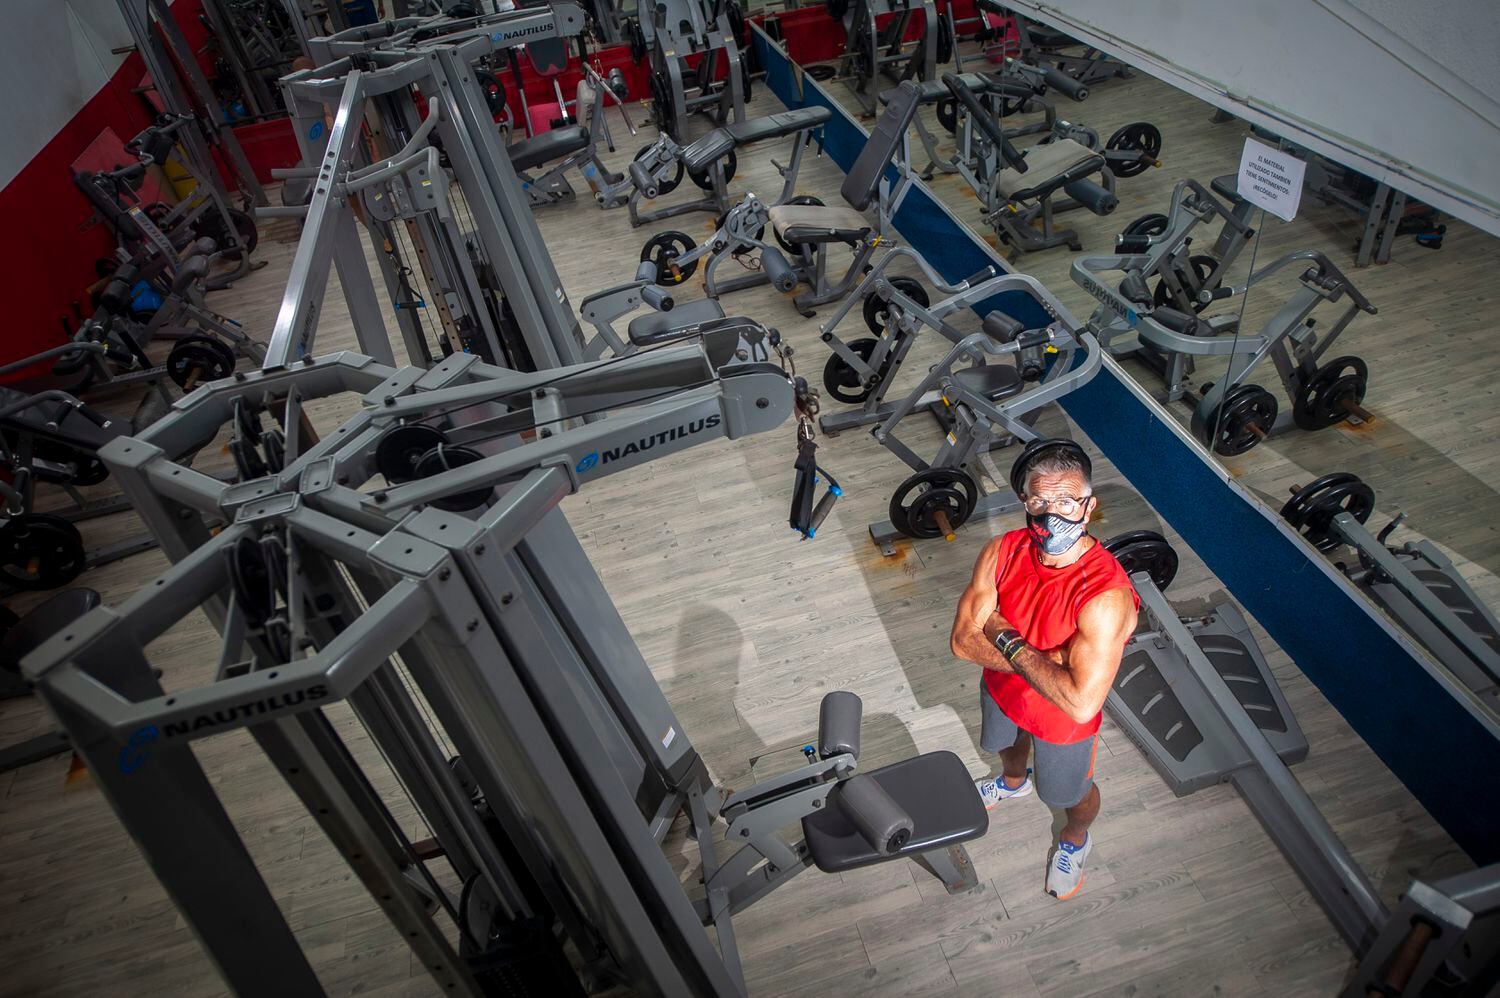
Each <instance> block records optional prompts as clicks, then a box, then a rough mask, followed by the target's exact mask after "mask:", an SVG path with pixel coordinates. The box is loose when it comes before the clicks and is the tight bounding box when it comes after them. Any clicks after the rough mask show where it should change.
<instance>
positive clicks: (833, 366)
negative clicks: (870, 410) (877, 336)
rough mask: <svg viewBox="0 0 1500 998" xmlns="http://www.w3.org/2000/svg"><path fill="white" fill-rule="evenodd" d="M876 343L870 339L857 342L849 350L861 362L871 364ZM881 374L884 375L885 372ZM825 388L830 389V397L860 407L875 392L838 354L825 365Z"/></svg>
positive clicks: (851, 344)
mask: <svg viewBox="0 0 1500 998" xmlns="http://www.w3.org/2000/svg"><path fill="white" fill-rule="evenodd" d="M875 342H876V341H875V340H873V339H869V338H865V339H859V340H855V341H854V342H852V343H850V344H849V349H850V350H852V351H853V352H854V354H855V356H857V357H859V359H860V360H863V361H865V362H866V363H869V360H870V357H871V356H873V355H874V353H875ZM881 373H882V374H884V371H882V372H881ZM823 387H824V388H826V389H828V394H829V395H832V396H833V397H834V398H836V399H838V400H839V401H840V402H848V403H849V404H850V405H858V404H859V403H861V402H863V401H864V400H865V399H867V398H869V397H870V392H872V391H874V390H875V388H874V386H873V385H866V384H865V383H864V381H863V380H862V379H861V378H860V375H859V372H858V371H856V370H855V369H854V368H853V367H850V366H849V364H848V362H847V361H845V360H844V358H842V357H840V356H839V355H838V354H834V355H833V356H831V357H829V358H828V363H826V364H824V365H823Z"/></svg>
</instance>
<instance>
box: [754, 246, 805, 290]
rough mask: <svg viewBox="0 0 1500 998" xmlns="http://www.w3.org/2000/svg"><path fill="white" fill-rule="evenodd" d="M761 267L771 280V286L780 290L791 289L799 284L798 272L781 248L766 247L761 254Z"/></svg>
mask: <svg viewBox="0 0 1500 998" xmlns="http://www.w3.org/2000/svg"><path fill="white" fill-rule="evenodd" d="M760 265H761V269H762V270H764V271H765V273H766V277H768V278H770V280H771V287H773V288H775V289H776V290H777V291H780V292H783V293H785V292H787V291H791V290H792V289H793V288H795V287H796V286H797V272H796V271H795V270H793V269H792V265H791V264H790V263H789V262H787V258H786V257H784V256H782V255H781V253H780V251H779V250H774V249H765V250H762V251H761V254H760Z"/></svg>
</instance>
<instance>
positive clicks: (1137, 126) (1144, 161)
mask: <svg viewBox="0 0 1500 998" xmlns="http://www.w3.org/2000/svg"><path fill="white" fill-rule="evenodd" d="M1104 148H1105V150H1106V151H1110V152H1133V153H1141V154H1143V155H1142V157H1141V158H1139V159H1132V160H1126V161H1124V162H1111V163H1110V166H1109V169H1110V172H1111V173H1113V174H1114V175H1115V176H1116V177H1134V176H1138V175H1139V174H1142V173H1145V172H1146V170H1147V169H1149V168H1150V167H1151V166H1152V164H1154V163H1155V162H1156V160H1157V159H1158V158H1159V157H1160V155H1161V130H1160V129H1158V128H1157V127H1156V126H1155V125H1153V124H1151V123H1150V122H1148V121H1135V122H1131V123H1130V124H1128V125H1126V126H1124V127H1123V128H1120V129H1118V130H1117V131H1116V132H1115V134H1113V135H1111V136H1110V137H1109V141H1108V142H1106V143H1105V144H1104Z"/></svg>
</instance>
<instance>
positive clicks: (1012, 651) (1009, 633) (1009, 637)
mask: <svg viewBox="0 0 1500 998" xmlns="http://www.w3.org/2000/svg"><path fill="white" fill-rule="evenodd" d="M1025 646H1026V639H1025V638H1023V637H1021V632H1020V631H1018V630H1016V629H1015V628H1012V627H1007V628H1005V629H1004V630H1002V631H1001V632H1000V633H999V634H997V635H995V647H996V648H998V649H1000V654H1002V655H1004V656H1005V657H1006V659H1007V660H1009V661H1012V662H1013V661H1015V657H1016V652H1018V651H1020V650H1021V649H1022V648H1024V647H1025Z"/></svg>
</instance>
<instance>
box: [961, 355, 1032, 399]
mask: <svg viewBox="0 0 1500 998" xmlns="http://www.w3.org/2000/svg"><path fill="white" fill-rule="evenodd" d="M953 378H954V380H955V381H957V382H958V383H959V384H961V385H963V386H964V387H965V388H967V389H968V390H969V391H971V392H973V393H974V394H975V395H983V396H984V397H985V398H987V399H989V400H990V401H991V402H999V401H1000V400H1001V399H1008V398H1010V397H1011V396H1012V395H1019V394H1021V389H1023V388H1025V387H1026V383H1025V382H1024V381H1022V380H1021V375H1020V373H1019V372H1018V371H1017V370H1016V369H1015V368H1014V367H1012V366H1011V365H1009V364H980V365H978V366H975V367H961V368H959V369H958V370H956V371H954V372H953Z"/></svg>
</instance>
